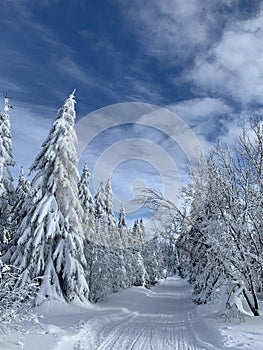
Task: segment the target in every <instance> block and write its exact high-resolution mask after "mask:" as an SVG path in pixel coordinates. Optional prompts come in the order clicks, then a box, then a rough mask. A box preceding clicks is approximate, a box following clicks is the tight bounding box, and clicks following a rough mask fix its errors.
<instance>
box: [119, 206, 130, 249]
mask: <svg viewBox="0 0 263 350" xmlns="http://www.w3.org/2000/svg"><path fill="white" fill-rule="evenodd" d="M128 232H129V230H128V227H127V223H126V213H125V208H124V205H123V204H122V205H121V207H120V213H119V219H118V227H117V233H118V236H119V237H120V240H121V243H122V246H123V247H124V248H125V247H127V246H128Z"/></svg>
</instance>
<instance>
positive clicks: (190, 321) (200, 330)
mask: <svg viewBox="0 0 263 350" xmlns="http://www.w3.org/2000/svg"><path fill="white" fill-rule="evenodd" d="M222 344H223V342H222V339H221V336H220V334H219V332H218V331H216V329H213V328H211V325H207V324H206V322H205V321H204V320H203V319H202V318H201V317H200V316H199V315H198V312H197V309H196V306H195V305H194V304H193V303H192V300H191V290H190V287H189V285H188V284H187V283H186V282H184V281H183V280H181V279H180V278H167V280H165V281H162V282H161V283H160V284H159V285H157V286H155V287H154V288H153V290H152V291H149V292H148V293H144V294H138V300H137V301H136V304H132V310H131V311H130V312H128V313H127V312H126V313H124V311H123V310H122V311H121V309H120V312H119V314H118V313H114V314H109V315H107V316H105V315H104V316H98V317H95V318H94V319H91V320H90V321H89V322H87V323H86V324H85V325H84V327H83V330H82V336H81V340H80V341H79V342H78V343H77V344H76V346H75V349H77V350H212V349H214V350H216V349H217V350H218V349H222V348H223V345H222Z"/></svg>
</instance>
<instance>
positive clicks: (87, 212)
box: [78, 164, 96, 242]
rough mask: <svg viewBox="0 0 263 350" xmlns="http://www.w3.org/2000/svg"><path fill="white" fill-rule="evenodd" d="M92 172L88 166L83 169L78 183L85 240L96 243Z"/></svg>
mask: <svg viewBox="0 0 263 350" xmlns="http://www.w3.org/2000/svg"><path fill="white" fill-rule="evenodd" d="M89 179H90V172H89V168H88V166H87V165H86V164H85V165H84V167H83V171H82V175H81V179H80V182H79V183H78V190H79V199H80V203H81V206H82V209H83V229H84V236H85V240H89V241H92V242H95V241H96V225H95V208H94V203H93V198H92V195H91V193H90V189H89V185H90V180H89Z"/></svg>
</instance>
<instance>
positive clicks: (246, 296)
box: [243, 288, 259, 316]
mask: <svg viewBox="0 0 263 350" xmlns="http://www.w3.org/2000/svg"><path fill="white" fill-rule="evenodd" d="M251 294H252V297H253V301H254V305H252V303H251V301H250V299H249V296H248V295H247V292H246V290H245V288H243V295H244V298H245V299H246V302H247V304H248V306H249V308H250V310H251V311H252V313H253V315H254V316H259V311H258V299H257V296H256V293H255V291H254V290H252V292H251Z"/></svg>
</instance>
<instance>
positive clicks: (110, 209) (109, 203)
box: [105, 179, 116, 227]
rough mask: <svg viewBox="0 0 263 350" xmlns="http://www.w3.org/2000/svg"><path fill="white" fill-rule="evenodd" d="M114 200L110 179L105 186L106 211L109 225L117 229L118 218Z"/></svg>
mask: <svg viewBox="0 0 263 350" xmlns="http://www.w3.org/2000/svg"><path fill="white" fill-rule="evenodd" d="M112 198H113V193H112V188H111V179H108V181H107V183H106V186H105V209H106V215H107V219H108V225H109V226H111V227H115V226H116V218H115V215H114V210H113V202H112Z"/></svg>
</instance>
